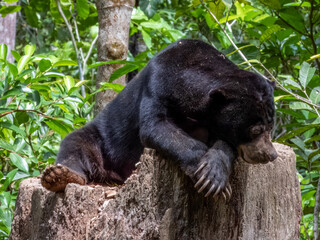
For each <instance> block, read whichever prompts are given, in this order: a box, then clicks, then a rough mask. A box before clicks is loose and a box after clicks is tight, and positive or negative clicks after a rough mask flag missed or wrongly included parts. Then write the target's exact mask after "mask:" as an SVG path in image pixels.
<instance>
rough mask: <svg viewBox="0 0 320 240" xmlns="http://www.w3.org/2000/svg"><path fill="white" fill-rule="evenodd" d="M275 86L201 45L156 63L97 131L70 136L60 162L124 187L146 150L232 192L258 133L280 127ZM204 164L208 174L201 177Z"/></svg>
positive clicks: (93, 127)
mask: <svg viewBox="0 0 320 240" xmlns="http://www.w3.org/2000/svg"><path fill="white" fill-rule="evenodd" d="M273 115H274V103H273V86H272V84H270V83H269V82H268V81H266V80H265V79H263V78H262V77H260V76H258V75H257V74H254V73H251V72H248V71H244V70H240V69H239V68H238V67H237V66H236V65H235V64H233V63H232V62H231V61H229V60H228V59H227V58H226V57H225V56H224V55H223V54H221V53H220V52H219V51H217V50H216V49H214V48H213V47H211V46H210V45H208V44H206V43H204V42H201V41H197V40H180V41H178V42H175V43H173V44H171V45H169V46H168V47H167V48H165V49H164V50H162V51H161V52H160V53H159V54H158V55H157V56H156V57H154V58H153V59H152V60H150V62H149V63H148V65H147V66H146V67H145V68H144V69H143V70H142V71H141V72H140V73H139V74H138V75H137V76H136V77H135V78H134V79H133V80H131V81H130V82H129V83H128V85H127V86H126V87H125V89H124V90H123V91H122V92H121V93H120V94H118V96H117V97H116V98H115V99H114V100H113V101H112V102H111V103H110V104H109V105H108V106H107V107H106V108H105V109H104V110H102V112H101V113H100V114H99V115H98V116H97V117H96V118H95V119H94V120H93V121H92V122H91V123H89V124H87V125H86V126H84V127H83V128H82V129H80V130H77V131H75V132H73V133H71V134H70V135H68V136H67V137H66V138H65V139H64V140H63V141H62V144H61V149H60V152H59V155H58V159H57V163H61V164H63V165H66V166H67V167H69V168H71V169H73V170H75V171H76V172H78V173H79V174H80V175H81V176H83V177H85V178H86V179H87V181H88V182H116V183H122V182H123V181H124V180H125V179H126V178H127V177H128V176H129V175H130V174H131V172H132V171H133V170H134V168H135V164H136V163H137V162H138V161H139V157H140V155H141V153H142V151H143V148H144V147H150V148H154V149H156V150H157V151H158V152H159V153H161V154H162V155H164V156H165V157H168V158H171V159H172V160H174V161H176V163H177V164H179V166H180V167H181V169H182V170H183V171H184V172H185V173H186V174H187V175H189V176H190V177H191V178H192V179H194V180H198V179H199V178H200V177H201V176H202V175H203V174H207V175H208V176H207V179H209V180H210V182H211V183H214V184H217V185H219V186H220V187H221V188H224V187H225V186H226V185H227V183H228V178H229V174H230V172H231V169H232V164H233V161H234V159H235V158H236V155H237V154H236V149H237V147H238V146H239V145H240V144H245V143H247V142H250V141H252V140H253V137H252V135H251V134H250V128H251V127H252V126H255V125H258V124H263V125H264V126H266V129H270V128H271V127H272V124H273ZM201 163H206V167H205V169H204V170H203V171H201V172H202V173H198V174H196V175H194V173H195V172H196V170H197V169H198V167H199V166H200V164H201Z"/></svg>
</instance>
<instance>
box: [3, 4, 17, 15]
mask: <svg viewBox="0 0 320 240" xmlns="http://www.w3.org/2000/svg"><path fill="white" fill-rule="evenodd" d="M20 10H21V6H19V5H14V6H7V7H6V6H2V8H0V14H1V16H2V17H5V16H7V15H8V14H10V13H15V12H19V11H20Z"/></svg>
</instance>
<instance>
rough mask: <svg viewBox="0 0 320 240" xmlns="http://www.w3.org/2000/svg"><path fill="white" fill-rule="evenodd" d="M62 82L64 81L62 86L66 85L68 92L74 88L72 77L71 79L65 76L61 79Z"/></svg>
mask: <svg viewBox="0 0 320 240" xmlns="http://www.w3.org/2000/svg"><path fill="white" fill-rule="evenodd" d="M63 81H64V84H65V85H66V87H67V89H68V91H69V90H70V89H71V88H72V87H74V79H73V77H71V76H65V77H64V78H63Z"/></svg>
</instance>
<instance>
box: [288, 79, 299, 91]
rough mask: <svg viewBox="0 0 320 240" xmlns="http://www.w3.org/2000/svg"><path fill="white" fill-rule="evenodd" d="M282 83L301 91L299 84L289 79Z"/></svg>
mask: <svg viewBox="0 0 320 240" xmlns="http://www.w3.org/2000/svg"><path fill="white" fill-rule="evenodd" d="M284 82H285V83H286V84H288V85H290V86H293V87H295V88H298V89H301V86H300V84H299V83H297V82H296V81H294V80H292V79H290V78H288V79H286V80H284Z"/></svg>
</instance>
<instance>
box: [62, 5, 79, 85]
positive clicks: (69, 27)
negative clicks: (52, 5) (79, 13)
mask: <svg viewBox="0 0 320 240" xmlns="http://www.w3.org/2000/svg"><path fill="white" fill-rule="evenodd" d="M56 3H57V7H58V11H59V13H60V15H61V17H62V18H63V21H64V22H65V24H66V25H67V28H68V31H69V34H70V36H71V41H72V44H73V47H74V50H75V51H76V55H77V61H78V65H79V72H80V79H81V75H82V65H81V61H80V59H81V54H80V52H79V49H78V47H77V42H76V39H75V38H74V35H73V32H72V26H71V24H70V23H69V21H68V19H67V18H66V16H65V15H64V12H63V10H62V8H61V5H60V1H59V0H56ZM81 80H83V79H81Z"/></svg>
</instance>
